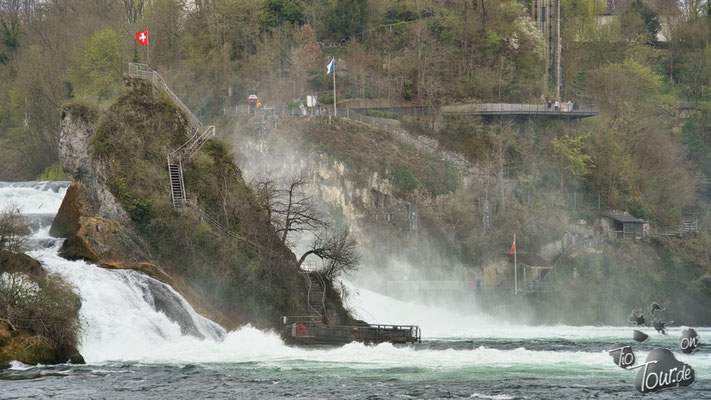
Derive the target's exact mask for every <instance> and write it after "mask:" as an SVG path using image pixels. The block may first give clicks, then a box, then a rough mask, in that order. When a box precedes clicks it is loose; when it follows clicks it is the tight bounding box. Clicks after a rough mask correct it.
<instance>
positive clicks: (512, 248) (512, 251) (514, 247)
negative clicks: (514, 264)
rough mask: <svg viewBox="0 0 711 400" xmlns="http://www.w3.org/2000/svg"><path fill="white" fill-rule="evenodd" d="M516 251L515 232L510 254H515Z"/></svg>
mask: <svg viewBox="0 0 711 400" xmlns="http://www.w3.org/2000/svg"><path fill="white" fill-rule="evenodd" d="M515 251H516V234H515V233H514V241H513V243H511V251H510V252H509V254H513V253H514V252H515Z"/></svg>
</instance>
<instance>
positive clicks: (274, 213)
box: [258, 174, 326, 244]
mask: <svg viewBox="0 0 711 400" xmlns="http://www.w3.org/2000/svg"><path fill="white" fill-rule="evenodd" d="M305 185H306V177H305V176H304V175H303V174H300V175H298V176H294V177H292V178H291V179H290V180H289V182H288V183H287V184H286V185H285V187H283V188H278V185H277V184H275V183H274V182H273V181H265V182H261V183H259V184H258V187H260V188H261V189H262V190H263V194H262V196H263V204H264V205H265V206H267V209H268V210H269V211H268V213H269V215H270V218H271V220H272V223H273V224H274V227H275V229H276V233H277V235H279V237H280V238H281V242H282V243H283V244H286V243H287V239H288V237H289V234H290V233H291V232H303V231H307V230H318V229H322V228H324V227H325V226H326V222H325V217H324V215H323V214H322V213H321V212H320V211H319V210H318V208H317V207H316V204H315V203H314V200H313V198H312V197H311V196H306V194H305V192H304V186H305Z"/></svg>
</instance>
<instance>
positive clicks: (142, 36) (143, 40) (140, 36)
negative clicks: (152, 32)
mask: <svg viewBox="0 0 711 400" xmlns="http://www.w3.org/2000/svg"><path fill="white" fill-rule="evenodd" d="M136 40H138V44H148V31H143V32H137V33H136Z"/></svg>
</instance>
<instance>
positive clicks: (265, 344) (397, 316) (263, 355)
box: [0, 184, 711, 374]
mask: <svg viewBox="0 0 711 400" xmlns="http://www.w3.org/2000/svg"><path fill="white" fill-rule="evenodd" d="M2 188H3V189H5V188H7V186H2ZM23 190H24V188H23ZM32 190H34V191H42V192H44V193H43V194H37V193H31V191H32ZM26 195H27V196H28V197H30V198H35V199H40V198H43V197H44V198H45V202H43V204H46V206H42V207H40V208H42V209H43V210H44V211H45V212H46V211H47V210H50V209H51V208H50V207H49V206H48V204H54V206H52V207H54V209H53V212H56V209H58V207H59V203H60V202H61V197H63V195H64V193H63V192H62V191H61V190H58V191H57V192H54V191H52V190H47V189H46V187H43V186H42V184H38V185H36V186H35V187H34V189H31V190H30V191H29V192H26ZM9 198H17V196H16V195H12V196H10V195H7V193H5V195H4V197H2V198H0V207H2V206H3V202H4V201H6V199H9ZM20 199H22V197H20ZM33 211H34V210H33ZM35 236H36V238H37V239H46V238H47V237H48V236H47V228H46V227H45V228H44V229H41V230H40V231H39V232H37V233H36V234H35ZM36 242H38V243H39V242H41V241H40V240H37V241H36ZM45 242H46V241H45ZM31 255H32V256H33V257H35V258H37V259H39V260H40V261H41V262H42V264H43V266H44V267H45V268H46V269H47V270H49V271H51V272H54V273H58V274H60V275H62V276H64V277H65V278H66V279H67V280H68V281H69V282H70V283H71V284H73V285H74V286H75V287H76V290H77V292H78V294H79V295H80V297H81V299H82V306H81V310H80V319H81V324H82V332H81V345H80V352H81V353H82V354H83V355H84V357H85V359H86V360H87V362H89V363H106V362H109V361H114V360H131V361H138V362H141V363H147V364H153V363H174V364H181V363H195V362H199V363H211V362H216V363H251V362H256V363H259V364H260V365H262V366H267V367H269V366H274V367H276V368H292V367H293V366H294V365H297V366H298V367H299V368H302V369H311V368H313V369H314V370H323V368H324V366H326V367H329V366H331V365H332V366H333V367H347V368H350V369H362V370H369V369H382V368H389V367H407V368H409V367H413V366H414V367H416V368H425V369H428V370H433V371H452V370H457V369H468V368H479V367H484V368H486V367H495V368H504V369H508V368H511V367H517V368H518V367H521V368H532V369H535V368H542V367H544V366H546V367H545V368H548V367H552V368H556V369H557V370H562V371H565V370H566V369H571V370H572V369H576V370H584V369H589V370H598V371H614V372H611V373H613V374H614V373H620V372H618V371H617V370H615V369H611V368H610V364H611V358H610V356H609V355H608V354H607V352H605V351H604V350H595V351H553V350H550V351H549V350H530V349H525V348H522V347H521V348H510V349H505V350H501V349H495V348H488V347H486V346H482V345H479V344H477V343H476V341H477V340H478V339H506V340H508V339H520V340H535V339H557V338H561V339H569V340H572V341H577V340H585V341H588V342H589V341H591V340H595V338H599V339H601V340H603V339H604V340H605V341H607V340H611V341H618V340H619V341H630V334H631V329H630V328H629V327H570V326H553V327H550V326H548V327H530V326H517V325H511V324H506V323H504V322H501V321H497V320H495V319H494V318H492V317H488V316H482V315H461V314H458V313H456V312H452V311H450V310H446V309H442V308H437V307H431V306H430V307H428V306H422V305H418V304H412V303H407V302H403V301H398V300H394V299H392V298H389V297H387V296H383V295H380V294H377V293H375V292H372V291H368V290H364V289H360V290H353V291H352V292H353V295H352V298H351V299H350V303H351V304H352V306H353V307H354V308H355V310H356V311H357V312H358V314H359V315H360V316H361V317H363V318H365V319H367V320H368V321H369V322H372V323H401V324H417V325H420V326H421V328H422V329H423V333H424V334H423V338H424V339H425V343H423V344H422V345H419V346H418V345H414V346H393V345H390V344H381V345H378V346H372V345H363V344H360V343H351V344H348V345H345V346H342V347H338V348H298V347H290V346H286V345H285V344H284V343H283V341H282V340H281V338H280V337H279V335H278V334H276V333H273V332H264V331H260V330H258V329H255V328H253V327H249V326H248V327H243V328H241V329H238V330H236V331H233V332H230V333H227V334H226V335H225V336H224V337H223V339H222V340H219V339H218V337H219V336H221V335H220V333H221V332H220V328H218V327H217V326H216V325H215V324H214V323H212V322H211V321H209V320H207V319H205V318H202V317H200V316H198V315H197V314H195V312H194V311H193V310H192V308H191V307H190V306H189V305H188V304H187V303H184V304H183V303H181V304H182V305H183V307H184V308H185V309H186V310H187V313H188V314H189V315H190V318H191V319H192V323H193V324H194V326H195V327H197V330H198V331H199V332H200V333H201V334H202V336H204V337H205V339H201V338H198V337H196V336H193V335H186V334H184V333H183V332H182V331H181V327H180V326H179V325H178V324H177V323H175V322H173V321H171V320H170V319H169V318H168V317H167V316H166V315H165V314H164V313H162V312H159V311H156V310H155V309H154V306H153V304H152V303H151V301H150V296H146V287H149V286H150V285H147V282H148V280H150V279H152V278H149V277H146V276H144V275H142V274H140V273H137V272H133V271H109V270H104V269H102V268H99V267H96V266H95V265H92V264H89V263H86V262H83V261H68V260H64V259H62V258H60V257H59V256H58V255H57V246H55V247H51V248H38V249H35V250H33V251H32V252H31ZM150 283H151V285H154V284H155V282H150ZM175 295H177V294H175ZM177 296H179V295H177ZM180 301H181V302H184V300H183V299H182V298H180ZM680 331H681V328H672V329H670V331H669V333H670V336H669V337H668V338H667V339H665V340H666V342H668V345H670V346H673V342H674V340H675V338H677V337H678V333H679V332H680ZM697 331H698V332H699V334H700V335H701V337H702V339H704V338H707V337H711V329H708V328H704V329H697ZM648 333H651V332H648ZM432 339H436V340H435V341H433V342H432V343H435V342H436V344H437V346H436V348H433V347H432V346H429V347H428V344H427V343H426V342H427V341H428V340H432ZM655 340H658V339H656V338H655ZM448 341H451V342H452V348H449V347H448V346H449V345H448V344H447V343H448ZM468 341H470V342H471V343H469V342H468ZM455 342H456V343H455ZM463 343H464V344H463ZM455 344H456V346H455ZM454 347H456V348H454ZM638 357H639V359H643V357H646V353H644V352H640V353H638ZM679 359H680V360H682V361H687V360H690V361H691V360H693V363H694V364H695V366H696V368H697V369H698V370H699V371H700V372H705V371H708V370H709V369H710V368H711V359H709V354H708V353H704V354H696V355H693V356H685V355H679ZM14 367H15V368H23V366H22V365H19V364H17V365H14Z"/></svg>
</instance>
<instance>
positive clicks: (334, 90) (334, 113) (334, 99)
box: [333, 58, 338, 117]
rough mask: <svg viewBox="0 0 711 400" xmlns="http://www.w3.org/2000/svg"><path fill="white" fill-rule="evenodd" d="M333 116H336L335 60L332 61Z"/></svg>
mask: <svg viewBox="0 0 711 400" xmlns="http://www.w3.org/2000/svg"><path fill="white" fill-rule="evenodd" d="M333 115H334V116H336V117H337V116H338V108H336V59H335V58H334V59H333Z"/></svg>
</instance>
